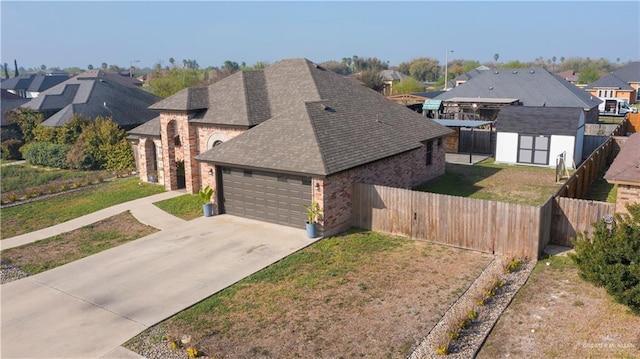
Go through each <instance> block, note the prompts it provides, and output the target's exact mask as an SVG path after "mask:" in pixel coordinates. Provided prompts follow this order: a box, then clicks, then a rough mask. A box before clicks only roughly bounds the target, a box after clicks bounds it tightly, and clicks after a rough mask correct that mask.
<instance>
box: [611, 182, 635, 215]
mask: <svg viewBox="0 0 640 359" xmlns="http://www.w3.org/2000/svg"><path fill="white" fill-rule="evenodd" d="M633 203H640V186H631V185H623V184H618V195H617V198H616V213H627V214H628V213H629V211H628V210H627V207H626V206H627V204H633Z"/></svg>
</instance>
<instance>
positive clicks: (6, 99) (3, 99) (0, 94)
mask: <svg viewBox="0 0 640 359" xmlns="http://www.w3.org/2000/svg"><path fill="white" fill-rule="evenodd" d="M27 101H29V100H28V99H26V98H23V97H20V96H18V95H15V94H13V93H11V92H9V91H7V90H4V89H2V90H0V126H1V127H4V126H7V125H9V123H7V116H6V112H7V111H9V110H13V109H14V108H18V107H20V106H22V105H24V104H25V103H26V102H27Z"/></svg>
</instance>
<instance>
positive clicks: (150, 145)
mask: <svg viewBox="0 0 640 359" xmlns="http://www.w3.org/2000/svg"><path fill="white" fill-rule="evenodd" d="M134 146H135V147H136V149H135V150H134V153H135V154H136V155H137V157H136V166H137V169H138V178H139V179H140V181H142V182H149V176H150V175H151V172H152V171H154V168H155V172H156V175H157V178H158V183H159V184H162V185H164V176H163V168H164V164H163V161H162V143H161V141H160V139H159V138H153V137H142V138H140V139H139V141H138V143H136V144H134ZM154 150H155V162H156V163H155V166H154V164H153V163H152V161H153V159H154V154H153V153H151V152H150V151H154Z"/></svg>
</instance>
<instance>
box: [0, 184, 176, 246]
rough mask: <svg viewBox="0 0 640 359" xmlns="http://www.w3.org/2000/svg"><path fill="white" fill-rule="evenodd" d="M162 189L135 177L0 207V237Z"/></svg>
mask: <svg viewBox="0 0 640 359" xmlns="http://www.w3.org/2000/svg"><path fill="white" fill-rule="evenodd" d="M164 191H165V189H164V187H162V186H157V185H153V184H149V183H139V182H138V179H137V178H129V179H124V180H117V181H114V182H111V183H107V184H104V185H100V186H97V187H91V188H87V189H82V190H78V191H75V192H70V193H66V194H62V195H60V196H56V197H52V198H48V199H44V200H38V201H35V202H31V203H25V204H21V205H18V206H14V207H8V208H3V209H2V210H1V212H0V213H1V216H2V224H1V229H2V233H1V235H2V238H10V237H13V236H17V235H19V234H23V233H28V232H33V231H36V230H39V229H42V228H46V227H50V226H53V225H56V224H58V223H62V222H65V221H68V220H70V219H74V218H78V217H81V216H83V215H86V214H89V213H92V212H95V211H99V210H101V209H104V208H107V207H110V206H113V205H115V204H119V203H123V202H127V201H131V200H134V199H137V198H142V197H146V196H150V195H153V194H157V193H162V192H164Z"/></svg>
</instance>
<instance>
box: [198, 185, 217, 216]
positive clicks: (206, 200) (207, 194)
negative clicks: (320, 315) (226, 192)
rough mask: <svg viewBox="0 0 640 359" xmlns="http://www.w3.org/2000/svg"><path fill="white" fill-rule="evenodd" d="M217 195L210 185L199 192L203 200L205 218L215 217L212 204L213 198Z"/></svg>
mask: <svg viewBox="0 0 640 359" xmlns="http://www.w3.org/2000/svg"><path fill="white" fill-rule="evenodd" d="M215 193H216V191H215V190H214V189H213V188H211V187H210V186H209V185H207V187H205V188H203V189H201V190H200V191H199V192H198V195H199V196H200V199H201V200H202V211H203V212H204V216H205V217H211V216H213V203H211V197H213V195H214V194H215Z"/></svg>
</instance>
